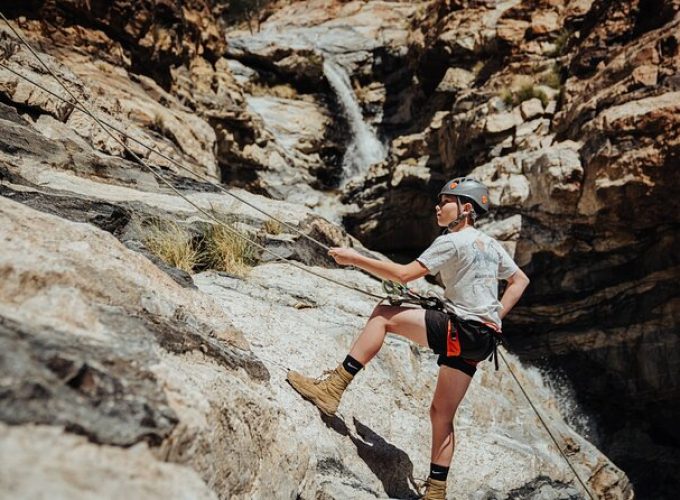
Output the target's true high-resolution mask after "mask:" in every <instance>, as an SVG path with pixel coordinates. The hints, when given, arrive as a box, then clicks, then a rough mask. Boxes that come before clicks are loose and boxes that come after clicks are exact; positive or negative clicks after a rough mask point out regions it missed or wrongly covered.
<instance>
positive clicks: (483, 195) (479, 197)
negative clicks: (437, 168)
mask: <svg viewBox="0 0 680 500" xmlns="http://www.w3.org/2000/svg"><path fill="white" fill-rule="evenodd" d="M443 194H450V195H453V196H458V197H460V198H463V199H464V200H465V201H469V202H471V203H472V205H473V206H474V207H475V212H477V215H484V214H485V213H487V212H488V211H489V190H488V189H487V188H486V186H485V185H484V184H482V183H481V182H479V181H476V180H475V179H471V178H470V177H456V178H455V179H451V180H450V181H449V182H447V183H446V184H444V187H443V188H442V190H441V191H439V195H438V197H439V196H441V195H443Z"/></svg>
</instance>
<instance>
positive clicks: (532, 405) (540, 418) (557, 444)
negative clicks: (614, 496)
mask: <svg viewBox="0 0 680 500" xmlns="http://www.w3.org/2000/svg"><path fill="white" fill-rule="evenodd" d="M498 354H499V355H500V357H501V359H502V360H503V363H505V367H506V368H507V369H508V371H509V372H510V375H512V378H513V379H515V382H517V385H518V386H519V388H520V390H521V391H522V394H524V397H525V398H526V400H527V401H528V402H529V405H530V406H531V408H532V409H533V410H534V413H536V416H537V417H538V419H539V420H540V421H541V424H543V428H544V429H545V430H546V432H547V433H548V435H549V436H550V439H552V442H553V443H554V444H555V446H556V447H557V449H558V450H559V452H560V455H562V457H563V458H564V460H565V461H566V462H567V464H568V465H569V468H570V469H571V471H572V472H573V473H574V476H575V477H576V479H577V480H578V482H579V483H581V486H582V487H583V489H584V490H585V492H586V493H587V494H588V497H590V499H591V500H595V497H594V496H593V494H592V493H591V492H590V489H589V488H588V486H586V484H585V482H584V481H583V479H581V476H580V475H579V473H578V472H576V469H575V468H574V466H573V465H572V463H571V461H570V460H569V457H567V455H566V453H564V451H563V450H562V447H561V446H560V445H559V443H558V442H557V438H555V436H554V434H553V433H552V432H551V431H550V428H549V427H548V424H547V422H546V421H545V420H544V419H543V417H542V416H541V414H540V413H539V411H538V408H536V406H534V403H533V402H532V401H531V398H530V397H529V395H528V394H527V392H526V391H525V390H524V387H522V384H521V383H520V381H519V379H518V378H517V376H516V375H515V372H514V371H512V368H510V364H509V363H508V361H507V360H506V359H505V356H504V355H503V352H502V351H501V350H500V349H499V350H498Z"/></svg>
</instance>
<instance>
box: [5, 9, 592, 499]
mask: <svg viewBox="0 0 680 500" xmlns="http://www.w3.org/2000/svg"><path fill="white" fill-rule="evenodd" d="M0 17H1V18H2V19H3V20H4V22H5V24H7V26H8V27H9V29H10V30H11V31H12V32H13V33H14V34H15V35H16V37H17V38H18V39H19V40H20V41H21V43H22V44H23V45H24V46H25V47H26V48H27V49H28V50H29V51H30V52H31V54H32V55H33V56H34V57H35V58H36V59H37V60H38V62H40V64H41V65H42V66H43V67H44V68H45V69H46V70H47V72H48V73H49V74H50V75H51V76H52V77H53V78H54V79H55V80H56V82H57V83H58V84H59V85H60V86H61V87H62V88H63V89H64V90H65V91H66V92H67V93H68V94H69V95H70V96H71V98H72V99H73V101H69V100H68V99H65V98H63V97H61V96H59V95H58V94H56V93H54V92H52V91H51V90H49V89H47V88H45V87H44V86H43V85H40V84H39V83H38V82H35V81H33V80H32V79H30V78H28V77H26V76H24V75H22V74H20V73H18V72H17V71H15V70H13V69H12V68H10V67H9V66H7V65H6V64H4V63H3V62H2V61H0V67H2V68H4V69H6V70H7V71H9V72H11V73H12V74H14V75H16V76H18V77H19V78H22V79H23V80H25V81H27V82H29V83H31V84H33V85H35V86H36V87H38V88H40V89H42V90H43V91H45V92H47V93H48V94H50V95H52V96H54V97H55V98H57V99H59V100H61V101H62V102H64V103H66V104H68V105H70V106H72V107H73V108H74V109H77V110H78V111H81V112H82V113H84V114H86V115H88V116H89V117H90V118H91V119H92V120H93V121H94V122H95V123H97V125H99V127H100V128H101V129H102V130H103V131H104V132H105V133H106V134H107V135H109V136H110V137H111V138H112V139H113V140H114V141H116V142H117V143H118V144H120V145H121V146H122V147H123V148H124V149H125V151H126V152H127V153H128V154H129V155H130V157H132V158H133V159H134V160H135V161H136V162H137V163H139V164H140V165H142V166H143V167H144V168H145V169H146V170H148V171H149V172H151V174H152V175H153V176H154V177H156V178H157V179H158V180H159V181H160V182H161V183H163V184H164V185H166V186H167V187H168V188H169V189H170V190H171V191H173V192H174V193H175V194H176V195H177V196H179V197H180V198H182V199H183V200H184V201H186V202H187V203H188V204H190V205H191V206H193V207H194V208H195V209H196V210H198V211H199V212H200V213H202V214H203V215H205V216H206V217H208V218H209V219H210V220H212V221H214V222H215V223H216V224H218V225H221V226H223V227H224V228H225V229H226V230H227V231H229V232H230V233H231V234H233V235H234V236H236V237H238V238H241V239H243V240H245V241H247V242H248V243H250V244H252V245H253V246H255V247H256V248H259V249H260V250H262V251H264V252H266V253H268V254H270V255H272V256H273V257H275V258H276V260H280V261H284V262H287V263H289V264H290V265H292V266H293V267H295V268H297V269H299V270H301V271H303V272H306V273H309V274H311V275H313V276H316V277H318V278H321V279H324V280H327V281H329V282H331V283H334V284H336V285H338V286H342V287H345V288H348V289H351V290H354V291H356V292H359V293H362V294H364V295H367V296H369V297H373V298H377V299H380V302H382V301H384V300H388V301H389V302H390V304H392V305H401V304H404V303H407V304H416V305H419V306H421V307H423V308H425V309H436V310H441V311H444V312H447V313H449V314H450V313H452V311H450V310H449V309H447V308H449V307H450V305H449V304H448V303H447V301H445V300H443V299H442V298H440V297H438V296H437V295H436V294H434V293H429V294H428V295H426V296H423V295H420V294H418V293H415V292H413V291H412V290H409V289H408V287H406V286H405V285H401V284H399V283H395V282H383V290H384V291H385V293H386V294H387V296H386V297H383V296H380V295H377V294H374V293H371V292H369V291H367V290H363V289H361V288H358V287H355V286H352V285H348V284H346V283H343V282H341V281H338V280H335V279H333V278H330V277H328V276H324V275H322V274H319V273H317V272H314V271H312V270H311V269H307V268H305V267H303V266H302V265H300V264H297V263H296V262H293V261H291V260H289V259H286V258H285V257H283V256H281V255H279V254H277V253H276V252H274V251H272V250H270V249H268V248H266V247H264V246H263V245H261V244H259V243H257V242H255V241H253V240H251V239H250V238H248V237H246V236H244V235H242V234H241V233H240V232H238V231H236V230H234V229H232V228H231V227H229V226H228V225H226V224H224V222H223V221H220V220H219V219H217V218H216V216H215V215H214V214H211V213H209V212H207V211H206V210H205V209H203V208H202V207H200V206H198V205H197V204H196V203H194V202H193V201H191V200H190V199H189V198H187V197H186V196H185V195H183V194H182V193H181V192H180V191H179V190H178V189H177V188H175V187H174V186H173V185H172V184H171V183H170V182H169V181H168V180H166V179H165V178H164V177H163V176H161V175H160V174H159V173H157V172H156V171H155V170H154V169H153V168H152V167H151V166H149V165H147V164H146V162H144V161H143V160H142V159H141V158H140V157H139V156H138V155H137V154H136V153H135V152H134V151H132V150H131V149H130V148H129V147H128V146H127V144H125V143H124V142H123V141H122V140H121V139H120V138H119V137H116V136H115V135H114V134H113V133H112V132H111V130H114V131H116V132H118V133H119V134H120V135H121V136H123V137H125V138H127V139H128V140H130V141H132V142H135V143H136V144H138V145H140V146H142V147H143V148H145V149H147V150H148V151H149V152H151V153H154V154H157V155H158V156H160V157H162V158H164V159H166V160H167V161H169V162H171V163H172V164H174V165H175V166H177V167H178V168H180V169H182V170H184V171H188V172H189V173H191V175H193V176H194V177H197V178H199V179H200V180H203V181H205V182H207V183H209V184H211V185H213V186H215V187H216V188H218V189H219V190H220V191H222V192H223V193H225V194H227V195H229V196H232V197H234V198H236V199H237V200H239V201H241V202H242V203H244V204H246V205H248V206H249V207H251V208H253V209H254V210H256V211H258V212H260V213H262V214H264V215H266V216H267V217H269V218H271V219H272V220H275V221H276V222H279V223H280V224H282V225H284V226H286V227H287V228H289V229H291V230H292V231H294V232H296V233H298V234H299V235H301V236H302V237H304V238H306V239H308V240H309V241H311V242H313V243H314V244H316V245H318V246H320V247H321V248H323V249H325V250H326V251H328V250H330V248H329V247H328V246H327V245H324V244H323V243H321V242H320V241H318V240H316V239H314V238H312V237H311V236H309V235H307V234H306V233H303V232H302V231H300V230H299V229H297V228H295V227H294V226H292V225H290V224H288V223H286V222H284V221H281V220H279V219H277V218H275V217H274V216H272V215H270V214H268V213H267V212H265V211H264V210H261V209H259V208H258V207H257V206H255V205H253V204H251V203H250V202H248V201H246V200H244V199H243V198H241V197H239V196H237V195H235V194H234V193H232V192H230V191H228V190H227V189H225V188H224V187H223V186H221V185H219V184H216V183H214V182H212V180H210V179H209V178H208V177H207V176H203V175H201V174H198V173H196V172H194V171H192V170H190V169H189V168H187V167H185V166H183V165H181V164H180V163H179V162H177V161H176V160H174V159H173V158H171V157H169V156H167V155H165V154H163V153H162V152H160V151H158V150H157V149H156V148H155V147H151V146H148V145H146V144H144V143H143V142H141V141H139V140H137V139H135V138H133V137H131V136H129V135H128V134H126V133H125V132H124V131H122V130H120V129H119V128H117V127H115V126H114V125H112V124H110V123H108V122H105V121H103V120H101V119H99V118H97V117H96V116H95V115H94V114H93V113H92V111H90V110H89V109H88V108H87V107H86V106H85V105H84V104H83V103H82V102H81V101H80V99H78V97H77V96H76V95H74V94H73V92H71V90H70V89H69V88H68V87H67V86H66V85H65V84H64V83H63V82H62V81H61V79H60V78H59V77H58V76H57V75H56V74H55V73H54V72H53V71H52V69H51V68H50V67H49V66H48V65H47V64H46V63H45V62H44V61H43V60H42V58H41V57H40V56H39V55H38V54H37V53H36V52H35V51H34V50H33V48H32V47H31V46H30V44H29V43H28V42H26V40H25V39H24V38H23V37H22V36H21V34H19V32H18V31H17V30H16V29H15V28H14V27H13V26H12V24H11V23H10V22H9V20H8V19H7V18H6V17H5V15H4V14H3V13H2V12H0ZM451 189H455V187H453V188H451ZM498 343H500V342H496V343H495V345H494V353H493V357H494V359H495V361H496V369H497V368H498V360H497V356H498V353H496V345H497V344H498ZM499 353H500V352H499ZM500 354H501V358H502V359H503V362H504V363H505V365H506V367H507V368H508V371H509V372H510V373H511V375H512V377H513V378H514V380H515V382H517V385H518V386H519V387H520V389H521V391H522V393H523V394H524V396H525V397H526V399H527V401H528V402H529V404H530V405H531V408H532V409H533V411H534V412H535V413H536V415H537V416H538V418H539V420H540V421H541V423H542V424H543V427H544V428H545V430H546V431H547V433H548V435H549V436H550V438H551V439H552V441H553V443H554V444H555V446H556V447H557V449H558V450H559V452H560V454H561V455H562V457H564V459H565V461H566V462H567V464H568V465H569V467H570V469H571V471H572V472H573V473H574V476H575V477H576V479H577V480H578V481H579V483H580V484H581V486H582V487H583V489H584V490H585V491H586V493H587V494H588V496H589V497H590V499H591V500H594V497H593V495H592V493H591V492H590V490H589V489H588V487H587V486H586V485H585V483H584V481H583V480H582V479H581V477H580V476H579V474H578V473H577V472H576V469H575V468H574V467H573V465H572V464H571V462H570V460H569V458H568V457H567V456H566V454H565V453H564V452H563V451H562V448H561V447H560V446H559V444H558V442H557V439H556V438H555V437H554V435H553V434H552V432H551V431H550V429H549V428H548V425H547V423H546V422H545V421H544V420H543V417H542V416H541V415H540V413H539V412H538V410H537V408H536V407H535V406H534V404H533V403H532V401H531V399H530V398H529V396H528V395H527V393H526V391H525V390H524V388H523V387H522V384H521V383H520V381H519V380H518V379H517V377H516V376H515V374H514V372H513V371H512V369H511V368H510V365H509V364H508V362H507V361H506V359H505V357H504V356H503V355H502V353H500ZM263 358H264V357H263ZM268 361H270V362H272V363H274V364H276V365H279V366H281V367H283V365H281V364H280V363H278V362H276V361H273V360H271V359H269V360H268Z"/></svg>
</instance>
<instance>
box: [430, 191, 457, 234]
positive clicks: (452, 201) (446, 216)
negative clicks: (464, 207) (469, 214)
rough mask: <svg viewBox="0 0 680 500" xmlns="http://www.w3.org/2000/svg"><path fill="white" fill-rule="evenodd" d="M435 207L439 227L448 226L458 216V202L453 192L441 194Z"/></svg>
mask: <svg viewBox="0 0 680 500" xmlns="http://www.w3.org/2000/svg"><path fill="white" fill-rule="evenodd" d="M434 209H435V212H436V213H437V225H438V226H439V227H447V226H448V225H449V223H451V221H454V220H456V217H458V203H456V197H455V196H453V195H451V194H443V195H441V196H440V197H439V202H438V203H437V204H436V205H435V207H434Z"/></svg>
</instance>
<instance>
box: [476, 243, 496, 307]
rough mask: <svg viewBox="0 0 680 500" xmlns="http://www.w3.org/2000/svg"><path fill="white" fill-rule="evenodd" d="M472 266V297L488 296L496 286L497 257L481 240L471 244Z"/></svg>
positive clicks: (489, 246)
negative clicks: (473, 270)
mask: <svg viewBox="0 0 680 500" xmlns="http://www.w3.org/2000/svg"><path fill="white" fill-rule="evenodd" d="M472 248H473V257H472V266H473V268H474V269H475V274H474V282H473V283H472V295H473V296H474V297H476V298H483V297H486V296H488V294H489V290H490V289H491V290H493V287H494V286H497V270H498V262H499V257H498V253H497V252H495V251H494V249H493V248H492V247H491V245H488V246H487V245H486V243H485V242H484V239H483V238H477V239H476V240H475V241H474V242H473V243H472Z"/></svg>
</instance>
